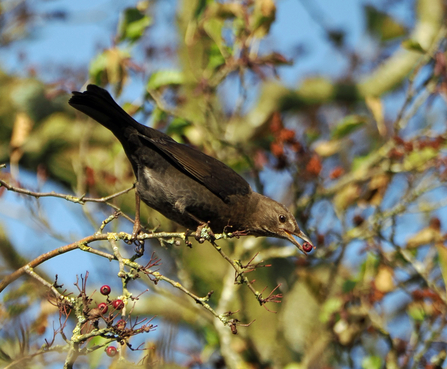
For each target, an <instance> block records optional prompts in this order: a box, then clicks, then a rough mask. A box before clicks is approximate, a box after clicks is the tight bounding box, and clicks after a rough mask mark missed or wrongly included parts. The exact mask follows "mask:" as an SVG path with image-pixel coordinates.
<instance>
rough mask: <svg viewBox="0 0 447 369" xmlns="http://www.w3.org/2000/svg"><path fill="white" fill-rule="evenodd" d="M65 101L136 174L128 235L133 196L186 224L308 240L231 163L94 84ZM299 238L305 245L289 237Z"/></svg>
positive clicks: (307, 243) (282, 209) (308, 245)
mask: <svg viewBox="0 0 447 369" xmlns="http://www.w3.org/2000/svg"><path fill="white" fill-rule="evenodd" d="M69 104H70V105H71V106H73V107H74V108H75V109H78V110H80V111H81V112H83V113H85V114H87V115H88V116H89V117H91V118H93V119H94V120H96V121H97V122H99V123H100V124H102V125H103V126H104V127H106V128H108V129H109V130H110V131H112V133H113V134H114V135H115V136H116V138H118V140H119V141H120V142H121V144H122V145H123V148H124V151H125V152H126V155H127V157H128V158H129V161H130V163H131V164H132V167H133V171H134V173H135V176H136V178H137V182H136V194H137V195H136V196H137V213H136V219H135V227H134V235H136V234H137V233H138V232H139V231H140V227H141V226H140V223H139V199H140V198H141V200H143V202H144V203H146V204H147V205H148V206H150V207H151V208H153V209H155V210H157V211H159V212H160V213H161V214H163V215H164V216H165V217H167V218H169V219H171V220H173V221H175V222H177V223H179V224H181V225H182V226H184V227H186V228H189V229H196V228H197V227H200V226H203V225H204V224H207V223H208V224H209V226H210V228H211V229H212V231H214V232H216V233H221V232H224V231H226V232H235V231H238V232H242V233H244V234H250V235H254V236H264V237H276V238H284V239H287V240H289V241H291V242H292V243H293V244H294V245H296V246H297V247H298V248H299V249H300V250H301V251H302V252H304V253H306V251H309V250H310V249H311V247H313V246H312V243H311V241H310V240H309V238H308V237H307V236H306V235H305V234H304V233H303V232H302V231H301V230H300V228H299V227H298V224H297V222H296V220H295V218H294V216H293V215H292V214H291V213H290V212H289V211H288V210H287V208H286V207H285V206H284V205H281V204H279V203H278V202H276V201H274V200H272V199H270V198H268V197H266V196H263V195H260V194H258V193H256V192H253V191H252V189H251V187H250V185H249V184H248V183H247V181H246V180H245V179H243V178H242V177H241V176H240V175H239V174H237V173H236V172H235V171H233V170H232V169H231V168H229V167H228V166H226V165H225V164H223V163H222V162H220V161H219V160H217V159H214V158H212V157H210V156H208V155H206V154H204V153H202V152H201V151H199V150H196V149H194V148H192V147H190V146H187V145H184V144H180V143H178V142H176V141H174V140H173V139H172V138H171V137H169V136H167V135H165V134H164V133H162V132H160V131H157V130H155V129H153V128H149V127H146V126H144V125H142V124H140V123H138V122H137V121H136V120H134V119H133V118H132V117H131V116H130V115H129V114H127V113H126V112H125V111H124V110H123V109H122V108H121V107H120V106H119V105H118V104H117V103H116V102H115V101H114V100H113V98H112V97H111V96H110V94H109V93H108V92H107V91H106V90H104V89H102V88H100V87H98V86H95V85H88V86H87V91H85V92H76V91H75V92H73V96H72V97H71V99H70V101H69ZM294 236H297V237H299V238H301V239H302V240H304V241H305V249H306V251H305V250H304V249H303V247H302V246H301V245H300V244H299V243H298V241H297V240H296V239H295V238H294Z"/></svg>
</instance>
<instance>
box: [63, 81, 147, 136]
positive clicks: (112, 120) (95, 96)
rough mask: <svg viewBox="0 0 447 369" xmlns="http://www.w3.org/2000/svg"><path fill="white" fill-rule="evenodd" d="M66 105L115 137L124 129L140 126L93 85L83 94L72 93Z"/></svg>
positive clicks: (109, 97) (103, 91)
mask: <svg viewBox="0 0 447 369" xmlns="http://www.w3.org/2000/svg"><path fill="white" fill-rule="evenodd" d="M68 103H69V104H70V105H71V106H72V107H74V108H75V109H77V110H79V111H81V112H83V113H84V114H87V115H88V116H89V117H91V118H93V119H94V120H96V121H97V122H99V123H101V124H102V125H103V126H104V127H106V128H108V129H109V130H111V131H112V132H113V133H114V134H115V136H117V137H119V136H120V135H121V132H123V130H124V129H125V128H126V127H128V126H132V127H134V128H137V129H138V126H139V125H140V124H139V123H138V122H137V121H136V120H135V119H133V118H132V117H131V116H130V115H129V114H127V113H126V112H125V111H124V110H123V109H122V108H121V107H120V106H119V105H118V104H117V103H116V102H115V100H113V98H112V96H110V94H109V93H108V92H107V91H106V90H104V89H103V88H101V87H98V86H95V85H88V86H87V90H86V91H84V92H77V91H73V96H72V97H71V98H70V100H69V101H68Z"/></svg>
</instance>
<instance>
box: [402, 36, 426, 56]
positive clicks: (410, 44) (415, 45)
mask: <svg viewBox="0 0 447 369" xmlns="http://www.w3.org/2000/svg"><path fill="white" fill-rule="evenodd" d="M402 47H403V48H404V49H407V50H410V51H418V52H420V53H421V54H425V50H424V48H423V47H422V46H421V44H420V43H419V42H418V41H416V40H412V39H408V40H405V41H403V42H402Z"/></svg>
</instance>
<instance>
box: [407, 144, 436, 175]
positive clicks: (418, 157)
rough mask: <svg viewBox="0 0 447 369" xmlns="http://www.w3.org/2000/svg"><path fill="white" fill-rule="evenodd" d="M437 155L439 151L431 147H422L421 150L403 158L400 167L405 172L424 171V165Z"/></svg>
mask: <svg viewBox="0 0 447 369" xmlns="http://www.w3.org/2000/svg"><path fill="white" fill-rule="evenodd" d="M438 155H439V151H438V150H435V149H434V148H433V147H424V148H423V149H422V150H419V151H412V152H411V153H409V154H408V155H407V156H406V157H405V159H404V162H403V164H402V167H403V169H404V170H406V171H411V170H418V169H424V164H426V163H427V162H428V161H429V160H431V159H434V158H436V157H437V156H438Z"/></svg>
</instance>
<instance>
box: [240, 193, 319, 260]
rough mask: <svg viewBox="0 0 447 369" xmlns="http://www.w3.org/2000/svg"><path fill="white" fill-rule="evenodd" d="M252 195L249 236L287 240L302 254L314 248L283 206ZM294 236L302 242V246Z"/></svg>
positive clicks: (248, 221) (268, 199) (248, 220)
mask: <svg viewBox="0 0 447 369" xmlns="http://www.w3.org/2000/svg"><path fill="white" fill-rule="evenodd" d="M253 195H254V196H252V197H253V203H252V206H251V209H249V214H247V217H248V219H247V223H248V225H249V226H248V231H249V233H250V234H252V235H254V236H263V237H276V238H283V239H286V240H289V241H290V242H292V243H293V244H294V245H295V246H296V247H298V248H299V249H300V250H301V251H302V252H303V253H304V254H307V253H308V252H309V251H311V250H312V248H315V246H314V245H313V244H312V241H311V240H310V239H309V237H307V236H306V234H305V233H304V232H303V231H301V230H300V227H299V226H298V224H297V222H296V220H295V217H294V216H293V215H292V213H291V212H290V211H289V210H288V209H287V208H286V207H285V206H284V205H281V204H280V203H278V202H276V201H275V200H272V199H270V198H269V197H266V196H262V195H260V194H257V193H255V192H254V193H253ZM295 236H296V237H298V238H301V239H302V240H303V241H304V243H303V245H301V244H300V243H299V242H298V241H297V239H296V238H295Z"/></svg>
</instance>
